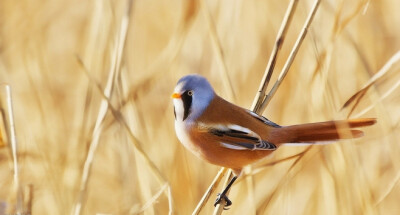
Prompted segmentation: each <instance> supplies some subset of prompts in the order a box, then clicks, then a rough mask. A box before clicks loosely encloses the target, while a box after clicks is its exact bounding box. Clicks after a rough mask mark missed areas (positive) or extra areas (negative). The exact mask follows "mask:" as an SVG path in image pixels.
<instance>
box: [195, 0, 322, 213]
mask: <svg viewBox="0 0 400 215" xmlns="http://www.w3.org/2000/svg"><path fill="white" fill-rule="evenodd" d="M319 2H320V1H316V2H315V4H314V7H313V8H312V10H311V12H310V14H309V17H308V19H307V21H306V23H305V26H304V28H303V31H302V32H301V34H300V37H299V39H298V41H297V42H296V44H295V46H294V49H293V50H292V53H291V55H290V57H289V60H288V61H287V63H286V64H285V65H286V67H287V70H288V69H289V67H290V65H291V63H292V61H293V59H294V57H295V55H296V54H297V51H298V48H299V47H300V44H301V42H302V40H304V37H305V35H306V33H307V29H308V27H309V25H310V24H311V22H312V18H313V17H314V15H315V12H316V9H317V7H318V5H319ZM203 4H205V3H203ZM296 6H297V0H294V1H291V2H290V4H289V7H288V9H287V11H286V13H285V17H284V20H283V21H282V25H281V28H280V30H279V32H278V35H277V39H276V42H275V46H274V48H273V53H272V54H271V57H270V60H269V62H268V65H267V68H266V70H265V74H264V77H263V79H262V82H261V84H260V89H259V91H258V92H257V94H256V97H255V100H254V102H253V105H252V106H253V107H252V110H253V111H254V112H256V113H258V114H259V113H260V112H261V113H262V112H263V111H262V110H263V107H264V108H265V107H266V105H267V104H265V103H264V102H265V100H264V101H263V98H264V96H265V90H266V88H267V85H268V83H269V80H270V78H271V75H272V72H273V69H274V66H275V63H276V60H277V56H278V53H279V50H280V47H281V46H282V44H283V41H284V38H285V35H286V32H287V29H288V26H289V25H290V22H291V20H292V17H293V14H294V12H295V8H296ZM205 7H206V6H205V5H204V8H205ZM207 12H208V11H207ZM206 17H208V19H209V22H208V23H209V26H211V28H210V29H209V30H210V33H211V35H212V38H214V39H213V41H214V47H218V49H216V50H220V51H219V52H218V53H220V55H219V57H220V58H219V59H220V62H224V61H223V57H222V56H223V55H222V49H221V47H220V45H219V44H220V43H219V42H218V40H217V39H218V38H217V35H216V30H215V26H214V25H213V23H212V22H211V18H210V14H209V12H208V13H207V14H206ZM213 29H214V30H213ZM213 32H214V33H213ZM218 45H219V46H218ZM288 62H289V63H288ZM225 69H226V67H225ZM283 71H285V70H283ZM286 73H287V71H286ZM286 73H284V74H285V75H286ZM225 74H227V73H225ZM279 79H280V82H282V81H283V79H284V76H283V77H282V73H281V75H280V78H279ZM228 80H229V79H228ZM277 82H278V83H279V84H280V82H279V80H278V81H277ZM275 84H276V83H275ZM274 86H275V85H274ZM271 91H272V90H271ZM275 91H276V90H275ZM268 95H269V94H268ZM272 97H273V95H271V96H269V97H267V98H266V99H268V98H272ZM258 101H263V102H262V103H261V105H258V104H259V102H258ZM231 177H232V172H231V171H230V173H229V174H228V176H227V180H226V181H227V182H229V179H230V178H231ZM214 181H215V179H214ZM249 184H252V183H249ZM211 186H212V185H211ZM205 196H207V195H205ZM202 200H203V199H202ZM207 200H208V199H205V200H204V201H207ZM199 204H203V203H202V202H200V203H199ZM221 205H225V200H222V201H221V203H220V204H219V205H218V206H217V207H216V209H215V210H214V214H221V213H222V211H223V206H222V209H221Z"/></svg>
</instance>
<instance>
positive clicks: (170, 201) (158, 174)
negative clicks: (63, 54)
mask: <svg viewBox="0 0 400 215" xmlns="http://www.w3.org/2000/svg"><path fill="white" fill-rule="evenodd" d="M78 62H79V64H80V65H81V66H82V68H83V71H84V72H85V74H86V75H87V77H88V78H89V81H90V83H92V84H93V85H94V86H95V87H96V89H97V90H98V91H99V93H100V94H101V96H102V98H103V100H104V101H106V102H107V104H108V110H110V111H111V113H112V115H113V116H114V118H115V119H116V120H117V122H119V123H120V124H121V125H122V126H123V127H124V129H125V130H126V131H127V133H128V137H129V139H130V141H131V142H132V143H133V145H134V147H135V149H136V150H137V151H138V152H139V154H140V155H141V156H142V157H143V159H144V161H145V162H146V164H147V166H148V167H149V169H150V170H151V172H152V173H153V174H154V176H155V177H156V180H157V181H158V183H159V184H160V185H165V184H168V182H167V180H166V179H165V177H164V176H163V174H162V173H161V171H160V170H159V169H158V168H157V166H156V165H155V164H154V162H153V161H152V160H151V159H150V157H149V156H148V155H147V154H146V152H145V151H144V150H143V148H142V147H141V145H142V144H141V142H140V141H139V139H138V138H136V136H135V135H134V134H133V132H132V130H131V129H130V128H129V125H128V123H127V122H126V120H125V118H124V117H123V116H122V114H121V113H120V112H119V111H117V109H115V108H114V107H113V105H112V104H111V102H110V100H109V98H107V96H106V95H105V94H104V92H103V90H102V88H101V86H100V84H99V83H97V82H96V80H95V79H94V78H93V77H92V76H91V74H90V73H89V72H88V71H87V69H86V68H85V67H84V65H83V62H82V61H81V60H80V58H78ZM164 192H165V195H166V196H167V198H168V206H169V209H170V210H169V214H172V213H173V211H174V210H173V208H174V207H173V198H172V195H171V187H170V186H169V184H168V188H167V189H166V190H164Z"/></svg>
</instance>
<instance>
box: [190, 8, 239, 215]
mask: <svg viewBox="0 0 400 215" xmlns="http://www.w3.org/2000/svg"><path fill="white" fill-rule="evenodd" d="M200 2H201V10H202V11H203V15H204V17H205V19H206V22H207V26H208V32H209V33H210V38H211V43H212V47H213V49H214V53H215V54H216V57H217V63H218V65H219V67H220V69H219V70H218V71H220V75H221V76H222V80H223V81H222V83H223V86H224V89H225V92H226V93H227V94H228V95H227V97H228V98H229V100H231V101H234V100H235V99H236V96H235V92H234V90H233V86H232V83H231V81H230V78H229V75H228V68H227V66H226V62H225V57H224V52H223V49H222V45H221V42H220V40H219V38H218V33H217V29H216V26H215V23H214V21H213V20H212V17H211V14H210V11H209V9H208V6H207V3H206V2H204V1H200ZM225 171H226V170H225V168H223V167H222V168H221V169H220V171H219V172H218V174H217V175H216V176H215V177H214V180H213V182H212V183H211V185H210V186H209V189H208V190H207V191H206V192H205V194H204V195H203V198H202V199H201V200H200V202H199V203H198V204H197V207H196V208H195V210H194V211H193V214H195V213H200V211H201V209H202V208H203V206H204V205H205V204H206V203H207V202H208V199H209V198H210V196H211V192H212V189H210V188H214V187H217V186H218V185H219V183H220V181H221V178H220V177H222V176H220V173H221V172H225ZM231 173H232V172H231V171H229V173H228V175H227V179H229V178H230V177H231ZM219 205H225V199H222V200H221V202H220V204H219ZM219 205H218V206H217V208H218V207H219Z"/></svg>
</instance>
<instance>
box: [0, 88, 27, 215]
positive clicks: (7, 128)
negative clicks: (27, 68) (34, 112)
mask: <svg viewBox="0 0 400 215" xmlns="http://www.w3.org/2000/svg"><path fill="white" fill-rule="evenodd" d="M0 111H1V118H2V119H3V125H2V126H1V127H2V129H4V131H0V133H2V134H5V135H4V136H5V138H4V139H3V140H5V141H6V143H7V144H6V145H8V146H9V147H10V154H11V157H12V161H13V180H14V181H13V182H14V184H13V185H14V186H13V192H15V194H16V205H15V209H16V213H17V214H19V213H22V212H23V195H22V190H21V185H20V176H19V164H18V143H17V138H16V134H15V124H14V113H13V104H12V96H11V87H10V86H9V85H3V86H1V87H0Z"/></svg>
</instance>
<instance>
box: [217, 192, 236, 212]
mask: <svg viewBox="0 0 400 215" xmlns="http://www.w3.org/2000/svg"><path fill="white" fill-rule="evenodd" d="M222 199H224V200H225V206H224V210H229V208H228V207H229V206H231V205H232V201H231V200H229V198H228V196H226V195H225V194H223V193H222V194H221V193H218V195H217V199H216V200H215V203H214V207H216V206H217V205H218V204H220V203H221V200H222Z"/></svg>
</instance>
